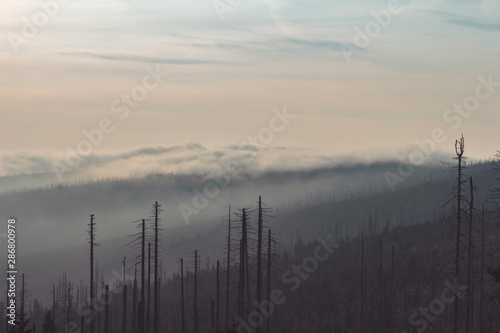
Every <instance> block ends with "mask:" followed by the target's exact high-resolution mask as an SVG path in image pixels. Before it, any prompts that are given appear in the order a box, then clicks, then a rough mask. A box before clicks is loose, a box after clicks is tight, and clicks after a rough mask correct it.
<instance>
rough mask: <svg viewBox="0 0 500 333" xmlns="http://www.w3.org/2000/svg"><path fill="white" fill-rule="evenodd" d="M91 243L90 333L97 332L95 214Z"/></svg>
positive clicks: (91, 229) (91, 225)
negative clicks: (95, 306) (95, 304)
mask: <svg viewBox="0 0 500 333" xmlns="http://www.w3.org/2000/svg"><path fill="white" fill-rule="evenodd" d="M89 228H90V229H89V236H90V239H89V244H90V312H91V318H90V333H95V321H94V319H95V318H94V317H95V308H94V300H95V289H94V287H95V286H94V247H96V246H98V245H99V244H97V243H95V221H94V214H91V215H90V223H89Z"/></svg>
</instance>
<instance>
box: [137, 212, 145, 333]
mask: <svg viewBox="0 0 500 333" xmlns="http://www.w3.org/2000/svg"><path fill="white" fill-rule="evenodd" d="M141 236H142V239H141V303H140V306H139V322H140V327H141V333H144V329H145V324H146V323H145V320H144V308H145V306H144V301H145V278H146V276H145V275H146V274H145V268H146V267H145V266H146V258H145V257H146V220H145V219H142V235H141Z"/></svg>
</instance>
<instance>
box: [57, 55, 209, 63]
mask: <svg viewBox="0 0 500 333" xmlns="http://www.w3.org/2000/svg"><path fill="white" fill-rule="evenodd" d="M59 54H61V55H67V56H77V57H91V58H97V59H102V60H112V61H117V60H118V61H129V62H144V63H155V64H172V65H196V64H215V63H217V62H216V61H211V60H197V59H166V58H154V57H143V56H135V55H109V54H99V53H90V52H59Z"/></svg>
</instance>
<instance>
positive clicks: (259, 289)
mask: <svg viewBox="0 0 500 333" xmlns="http://www.w3.org/2000/svg"><path fill="white" fill-rule="evenodd" d="M262 215H263V212H262V197H261V196H259V218H258V230H257V303H258V304H259V305H260V304H261V301H262V229H263V225H262V224H263V221H262V220H263V218H262ZM260 332H261V327H260V326H259V327H257V333H260Z"/></svg>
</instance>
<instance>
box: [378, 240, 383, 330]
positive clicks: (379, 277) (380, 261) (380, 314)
mask: <svg viewBox="0 0 500 333" xmlns="http://www.w3.org/2000/svg"><path fill="white" fill-rule="evenodd" d="M378 280H379V285H378V319H379V328H378V330H379V333H382V329H383V326H382V236H380V258H379V267H378Z"/></svg>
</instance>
